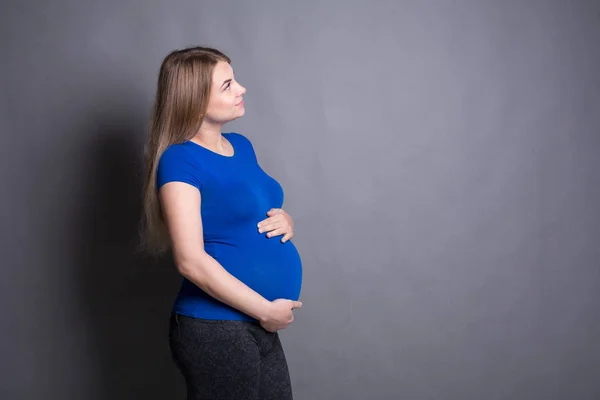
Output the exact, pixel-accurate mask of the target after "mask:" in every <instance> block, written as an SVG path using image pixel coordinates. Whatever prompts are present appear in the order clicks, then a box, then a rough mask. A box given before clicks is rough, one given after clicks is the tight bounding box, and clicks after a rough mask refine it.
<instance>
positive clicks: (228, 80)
mask: <svg viewBox="0 0 600 400" xmlns="http://www.w3.org/2000/svg"><path fill="white" fill-rule="evenodd" d="M227 82H231V79H227V80H225V81H224V82H223V84H222V85H221V87H223V86H225V84H226V83H227Z"/></svg>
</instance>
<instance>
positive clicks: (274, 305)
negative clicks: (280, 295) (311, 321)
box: [260, 299, 302, 332]
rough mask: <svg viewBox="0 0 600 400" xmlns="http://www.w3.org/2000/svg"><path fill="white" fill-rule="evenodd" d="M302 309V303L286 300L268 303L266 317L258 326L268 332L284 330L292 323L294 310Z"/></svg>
mask: <svg viewBox="0 0 600 400" xmlns="http://www.w3.org/2000/svg"><path fill="white" fill-rule="evenodd" d="M300 307H302V302H300V301H293V300H287V299H276V300H273V301H272V302H271V303H270V309H269V312H268V314H267V317H266V318H265V319H263V320H261V321H260V325H261V326H262V327H263V329H265V330H266V331H269V332H277V331H278V330H281V329H285V328H287V326H288V325H289V324H291V323H292V321H294V312H293V309H294V308H300Z"/></svg>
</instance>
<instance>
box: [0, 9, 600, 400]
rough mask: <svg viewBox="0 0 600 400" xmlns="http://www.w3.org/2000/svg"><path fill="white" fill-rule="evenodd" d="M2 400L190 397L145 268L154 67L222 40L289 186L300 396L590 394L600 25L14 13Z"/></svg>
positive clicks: (526, 399)
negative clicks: (300, 280)
mask: <svg viewBox="0 0 600 400" xmlns="http://www.w3.org/2000/svg"><path fill="white" fill-rule="evenodd" d="M0 32H1V39H0V40H1V41H2V56H1V57H2V62H1V68H2V70H1V74H0V79H1V90H0V101H1V103H0V113H1V119H0V127H1V132H2V145H1V146H0V151H1V157H0V173H1V174H2V176H1V179H2V196H1V197H0V199H1V200H0V201H1V203H0V213H1V214H0V216H1V227H2V236H1V240H0V246H2V247H1V254H2V256H3V261H2V279H1V285H2V286H1V287H0V296H1V297H0V304H1V307H2V310H1V313H2V314H1V315H2V318H1V319H0V320H1V324H2V325H1V327H2V329H1V337H0V349H1V353H0V368H1V370H0V398H2V399H86V400H95V399H110V400H117V399H131V398H136V399H179V398H183V394H184V388H183V384H182V382H183V381H182V379H181V377H180V376H179V374H178V372H177V371H176V370H175V368H174V366H173V365H172V362H171V360H170V354H169V350H168V343H167V340H166V332H167V331H166V329H167V320H168V314H169V310H170V306H171V302H172V300H173V298H174V296H175V294H176V290H177V288H178V285H179V278H178V276H177V274H176V273H175V272H174V270H173V268H172V265H171V264H170V263H169V262H168V261H164V260H163V261H160V262H153V261H151V260H147V259H141V258H139V257H137V256H135V255H134V254H133V246H134V243H135V240H136V229H137V221H138V216H139V212H140V186H141V179H140V161H141V152H142V146H143V143H144V140H145V135H146V126H147V120H148V117H149V112H150V106H151V102H152V99H153V96H154V90H155V85H156V78H157V72H158V68H159V65H160V62H161V60H162V58H163V57H164V56H165V55H166V54H167V53H168V52H169V51H170V50H172V49H175V48H182V47H185V46H188V45H210V46H215V47H217V48H220V49H222V50H223V51H225V52H226V53H227V54H228V55H230V56H231V57H232V59H233V66H234V69H235V73H236V77H237V79H238V80H239V81H240V82H241V83H242V84H243V85H245V86H246V87H247V89H248V92H247V95H246V96H245V98H246V109H247V113H246V116H245V117H244V118H242V119H240V120H238V121H235V122H234V123H232V124H231V125H229V126H226V128H227V130H230V131H231V130H236V131H239V132H242V133H244V134H245V135H247V136H248V137H249V138H250V139H251V140H252V141H253V142H254V145H255V148H256V151H257V153H258V155H259V160H260V162H261V164H262V165H263V167H264V168H265V169H266V170H267V171H268V172H269V173H270V174H271V175H272V176H274V177H275V178H276V179H278V180H279V181H280V182H281V183H282V185H283V186H284V189H285V192H286V203H285V208H286V209H287V210H288V211H289V212H290V214H291V215H292V216H293V217H294V218H295V221H296V237H295V239H294V241H295V243H296V245H297V246H298V248H299V249H300V251H301V254H302V257H303V261H304V268H305V269H304V271H305V276H304V277H305V278H304V286H303V291H302V300H303V301H304V308H303V309H302V310H299V311H298V312H297V313H296V318H297V319H296V321H295V322H294V324H293V325H292V326H291V327H290V328H289V329H287V330H285V331H283V332H282V334H281V335H282V341H283V343H284V347H285V348H286V351H287V357H288V362H289V366H290V371H291V375H292V383H293V386H294V391H295V398H296V399H298V400H309V399H415V400H420V399H449V400H453V399H457V400H458V399H511V400H521V399H522V400H532V399H544V400H548V399H577V400H583V399H597V398H599V397H600V379H598V377H599V376H600V347H599V342H598V338H599V335H600V306H599V304H600V303H599V301H600V272H599V265H600V262H599V261H600V244H599V238H600V212H599V208H598V204H600V159H599V155H600V137H599V128H600V73H599V71H600V45H599V43H600V5H599V4H598V2H593V1H587V2H586V1H566V0H565V1H550V0H549V1H516V0H515V1H499V0H498V1H458V0H454V1H449V0H447V1H441V0H440V1H419V2H417V1H371V2H367V1H363V2H358V1H320V2H316V1H293V2H292V1H268V2H267V1H261V2H250V1H237V2H235V1H218V2H217V1H214V2H197V1H179V2H176V1H168V2H167V1H162V2H160V1H142V0H137V1H133V0H128V1H122V0H121V1H116V0H112V1H106V0H105V1H102V2H99V1H91V0H79V1H55V2H42V1H37V2H31V1H19V2H17V1H12V2H7V1H4V2H3V3H2V12H1V17H0Z"/></svg>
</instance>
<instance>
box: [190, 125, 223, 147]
mask: <svg viewBox="0 0 600 400" xmlns="http://www.w3.org/2000/svg"><path fill="white" fill-rule="evenodd" d="M192 139H193V140H194V141H195V142H198V143H200V144H202V145H203V146H205V147H208V148H209V149H211V150H216V151H222V150H223V136H222V135H221V126H216V125H213V126H209V125H207V124H202V126H201V127H200V130H199V131H198V132H197V133H196V135H194V137H193V138H192Z"/></svg>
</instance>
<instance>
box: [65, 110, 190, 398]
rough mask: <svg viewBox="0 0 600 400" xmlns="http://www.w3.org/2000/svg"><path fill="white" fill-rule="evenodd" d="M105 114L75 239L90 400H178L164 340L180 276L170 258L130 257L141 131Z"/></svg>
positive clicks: (88, 163) (179, 385)
mask: <svg viewBox="0 0 600 400" xmlns="http://www.w3.org/2000/svg"><path fill="white" fill-rule="evenodd" d="M121 110H122V109H121ZM106 115H107V114H104V115H103V118H102V120H101V121H99V123H97V124H95V125H94V131H95V133H96V134H95V135H94V140H95V142H94V143H93V145H92V146H90V147H88V149H89V156H88V158H87V159H86V160H85V162H84V165H85V168H86V170H85V171H83V172H82V175H83V176H85V178H84V183H85V187H84V188H83V189H82V192H81V193H82V196H81V198H82V201H84V204H85V206H83V207H81V208H79V210H80V211H78V213H80V215H77V217H78V219H77V231H76V232H74V235H76V238H77V242H78V243H79V245H78V246H75V247H74V248H75V252H76V254H74V256H75V257H76V258H75V259H76V260H77V263H78V264H77V272H76V276H77V280H76V285H77V287H78V288H80V289H81V292H80V293H79V301H80V302H81V306H82V307H83V308H84V309H85V316H86V318H87V319H88V320H87V321H86V326H85V327H86V328H87V332H90V333H88V335H90V336H91V337H90V338H89V340H90V342H91V346H92V347H91V349H90V350H91V352H90V355H89V357H90V359H91V360H90V361H89V362H90V364H91V366H92V368H93V371H94V372H93V374H95V375H94V376H92V377H91V379H92V381H94V382H95V383H96V384H97V386H98V387H97V389H98V390H95V393H94V395H93V396H94V399H95V398H98V399H111V400H118V399H167V398H169V399H172V398H183V397H184V396H183V394H184V393H185V392H184V385H183V381H182V379H181V378H180V377H179V373H178V371H177V370H176V369H175V368H174V365H173V363H172V361H171V355H170V351H169V346H168V339H167V333H168V330H167V329H168V320H169V313H170V310H171V305H172V301H173V299H174V297H175V295H176V292H177V289H178V286H179V283H180V277H179V275H178V274H177V273H176V272H175V269H174V267H173V265H172V263H171V262H170V260H169V258H168V256H167V257H163V259H162V260H161V261H154V260H152V259H150V258H145V257H143V256H140V255H136V254H135V246H136V244H137V241H138V223H139V218H140V215H141V209H142V204H141V189H142V184H143V182H142V176H143V172H142V169H141V165H142V151H143V143H141V141H140V138H145V137H146V135H145V133H144V132H143V131H144V129H145V127H144V124H143V123H141V124H137V126H132V125H134V124H133V123H132V122H130V121H131V120H133V119H134V118H132V116H131V114H130V115H129V116H127V117H125V118H123V119H120V118H118V117H119V116H122V115H124V113H123V111H119V113H118V114H116V115H115V117H116V118H114V119H113V120H111V119H110V117H109V118H106ZM126 121H129V122H126ZM87 135H89V132H87ZM76 298H77V296H76ZM96 396H97V397H96ZM88 400H92V398H91V397H90V398H89V399H88Z"/></svg>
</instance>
